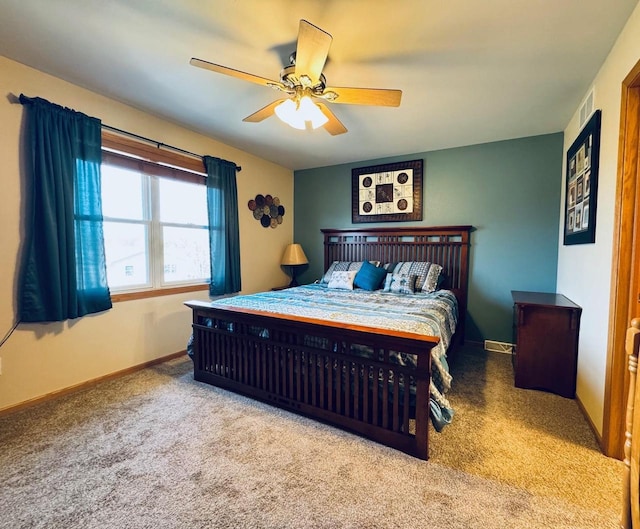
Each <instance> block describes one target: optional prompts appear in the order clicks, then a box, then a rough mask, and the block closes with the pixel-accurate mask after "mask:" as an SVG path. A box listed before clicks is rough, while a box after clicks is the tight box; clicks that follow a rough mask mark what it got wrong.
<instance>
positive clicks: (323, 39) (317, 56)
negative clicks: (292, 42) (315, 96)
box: [295, 20, 333, 86]
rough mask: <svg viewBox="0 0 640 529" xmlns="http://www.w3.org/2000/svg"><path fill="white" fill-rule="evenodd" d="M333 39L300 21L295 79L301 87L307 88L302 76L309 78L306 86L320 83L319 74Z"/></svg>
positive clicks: (311, 25)
mask: <svg viewBox="0 0 640 529" xmlns="http://www.w3.org/2000/svg"><path fill="white" fill-rule="evenodd" d="M332 40H333V37H332V36H331V35H329V33H327V32H326V31H322V30H321V29H320V28H317V27H316V26H314V25H313V24H311V23H309V22H307V21H306V20H301V21H300V29H299V30H298V44H297V46H296V68H295V72H296V78H297V79H298V80H300V82H301V83H302V85H303V86H307V84H306V80H305V81H303V80H302V78H303V76H307V77H308V78H309V84H308V86H315V85H317V84H318V82H319V81H320V74H321V73H322V69H323V68H324V63H325V61H326V60H327V55H329V48H330V47H331V41H332Z"/></svg>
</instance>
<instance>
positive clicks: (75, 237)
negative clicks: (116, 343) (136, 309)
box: [19, 95, 111, 322]
mask: <svg viewBox="0 0 640 529" xmlns="http://www.w3.org/2000/svg"><path fill="white" fill-rule="evenodd" d="M20 102H21V103H23V104H24V105H25V109H26V112H27V121H26V162H27V167H26V168H25V173H26V177H27V185H26V189H27V192H28V193H29V194H30V196H29V198H28V201H27V203H26V205H25V210H26V211H25V213H26V222H25V230H26V240H25V245H24V254H23V263H22V277H21V288H20V292H19V302H20V319H21V320H22V321H23V322H45V321H63V320H67V319H73V318H78V317H80V316H84V315H85V314H91V313H95V312H100V311H103V310H107V309H109V308H111V297H110V295H109V289H108V286H107V271H106V261H105V255H104V236H103V228H102V200H101V194H100V164H101V161H102V153H101V150H100V148H101V123H100V120H98V119H96V118H92V117H89V116H86V115H84V114H81V113H79V112H75V111H73V110H70V109H67V108H62V107H61V106H58V105H54V104H52V103H49V102H48V101H46V100H44V99H40V98H33V99H32V98H27V97H24V96H22V95H21V96H20Z"/></svg>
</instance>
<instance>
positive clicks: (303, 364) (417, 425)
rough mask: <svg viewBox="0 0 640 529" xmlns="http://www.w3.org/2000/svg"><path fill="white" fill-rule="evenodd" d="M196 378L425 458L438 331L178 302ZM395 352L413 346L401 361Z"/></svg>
mask: <svg viewBox="0 0 640 529" xmlns="http://www.w3.org/2000/svg"><path fill="white" fill-rule="evenodd" d="M186 305H187V306H189V307H190V308H191V309H192V310H193V351H194V377H195V379H196V380H199V381H202V382H207V383H210V384H213V385H215V386H219V387H223V388H227V389H230V390H232V391H235V392H238V393H242V394H244V395H247V396H250V397H253V398H256V399H259V400H262V401H264V402H268V403H270V404H273V405H276V406H279V407H282V408H285V409H288V410H292V411H294V412H296V413H300V414H304V415H307V416H309V417H312V418H315V419H319V420H322V421H324V422H326V423H329V424H332V425H334V426H337V427H340V428H343V429H346V430H350V431H352V432H355V433H358V434H360V435H362V436H365V437H367V438H369V439H372V440H374V441H377V442H379V443H382V444H384V445H386V446H390V447H393V448H396V449H398V450H402V451H403V452H406V453H408V454H411V455H413V456H416V457H419V458H421V459H427V458H428V424H429V382H430V375H431V353H430V352H431V349H432V348H433V347H434V346H435V345H436V344H437V343H438V338H436V337H433V336H421V335H417V334H412V333H400V332H392V331H385V330H380V329H375V328H369V327H362V326H355V325H344V324H339V323H332V322H326V321H319V320H314V319H311V318H301V317H292V316H284V315H277V314H270V313H262V312H256V311H246V310H235V309H229V308H224V309H223V308H213V307H212V306H211V305H210V304H209V303H207V302H198V301H192V302H188V303H186ZM396 353H407V354H412V355H415V356H416V358H417V363H416V364H417V365H416V366H412V365H401V364H400V363H398V362H397V360H396V358H397V355H396Z"/></svg>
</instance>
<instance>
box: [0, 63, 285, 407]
mask: <svg viewBox="0 0 640 529" xmlns="http://www.w3.org/2000/svg"><path fill="white" fill-rule="evenodd" d="M0 93H1V94H3V96H4V97H3V98H2V99H0V123H1V124H2V125H1V126H0V182H2V193H1V194H0V234H1V235H0V241H2V251H0V271H1V272H2V273H0V299H1V300H2V304H1V305H0V338H1V337H4V336H5V334H6V333H7V332H8V331H9V329H10V328H11V327H12V325H13V324H14V323H15V321H16V317H17V316H16V315H17V308H16V296H17V278H18V262H19V259H20V244H21V235H22V231H23V230H22V220H21V217H22V208H23V204H22V189H21V186H22V182H23V175H22V167H21V164H20V152H21V146H20V135H21V131H22V118H23V112H24V109H23V107H22V105H19V104H12V103H11V102H10V101H9V98H8V97H7V95H8V94H14V95H16V96H17V95H19V94H20V93H24V94H25V95H27V96H31V97H36V96H38V97H43V98H45V99H48V100H49V101H51V102H53V103H57V104H60V105H63V106H66V107H69V108H73V109H75V110H78V111H81V112H84V113H86V114H88V115H91V116H95V117H97V118H100V119H101V120H102V122H103V123H105V124H107V125H111V126H113V127H117V128H120V129H123V130H127V131H129V132H133V133H136V134H140V135H142V136H147V137H150V138H153V139H154V140H158V141H160V142H163V143H165V144H168V145H174V146H176V147H180V148H182V149H185V150H188V151H191V152H197V153H202V154H209V155H212V156H217V157H219V158H224V159H227V160H231V161H233V162H235V163H236V164H238V165H240V166H242V171H241V172H240V173H238V201H239V221H240V247H241V248H240V251H241V264H242V286H243V292H245V293H249V292H256V291H259V290H267V289H269V288H271V287H274V286H279V285H283V284H286V283H287V282H288V277H287V276H286V274H285V273H284V272H283V271H282V269H281V268H280V266H279V262H280V258H281V256H282V252H283V250H284V248H285V246H286V245H287V244H288V243H289V242H291V241H292V238H293V173H292V172H291V171H290V170H289V169H286V168H284V167H281V166H278V165H275V164H273V163H271V162H267V161H265V160H262V159H260V158H257V157H255V156H252V155H250V154H248V153H245V152H243V151H240V150H238V149H234V148H232V147H229V146H227V145H224V144H222V143H220V142H217V141H214V140H212V139H210V138H207V137H205V136H202V135H200V134H197V133H194V132H192V131H189V130H186V129H184V128H181V127H179V126H176V125H175V124H172V123H168V122H166V121H163V120H160V119H158V118H156V117H153V116H151V115H148V114H145V113H143V112H140V111H138V110H135V109H133V108H131V107H128V106H126V105H124V104H122V103H119V102H117V101H114V100H110V99H108V98H105V97H102V96H99V95H97V94H95V93H92V92H89V91H87V90H85V89H83V88H80V87H78V86H74V85H72V84H69V83H67V82H64V81H62V80H60V79H57V78H55V77H51V76H49V75H46V74H44V73H42V72H39V71H37V70H34V69H32V68H28V67H26V66H24V65H22V64H19V63H16V62H14V61H11V60H9V59H6V58H4V57H1V56H0ZM257 193H262V194H267V193H269V194H272V195H274V196H278V197H279V198H280V199H281V201H282V203H283V204H284V206H285V207H286V208H287V218H288V219H287V218H285V221H284V222H283V224H281V225H280V226H278V228H277V229H271V228H268V229H265V228H263V227H262V226H261V225H260V223H259V222H256V221H255V220H254V218H253V215H252V213H251V211H249V209H248V208H247V202H248V201H249V199H250V198H253V197H254V196H255V195H256V194H257ZM197 294H198V295H194V294H182V295H172V296H163V297H155V298H150V299H141V300H135V301H126V302H120V303H115V304H114V307H113V309H111V310H110V311H107V312H105V313H102V314H98V315H92V316H87V317H84V318H80V319H78V320H74V321H71V322H65V323H51V324H29V325H20V326H19V327H18V329H17V330H16V331H15V332H14V333H13V335H12V336H11V337H10V338H9V340H8V341H7V342H6V343H5V344H4V345H3V346H2V347H1V348H0V359H1V362H2V374H1V375H0V410H2V409H5V408H10V407H12V406H14V405H16V404H19V403H22V402H25V401H28V400H31V399H36V398H38V397H41V396H44V395H47V394H49V393H53V392H56V391H59V390H61V389H64V388H67V387H71V386H74V385H77V384H81V383H83V382H85V381H88V380H92V379H95V378H98V377H101V376H104V375H107V374H110V373H113V372H117V371H120V370H122V369H126V368H128V367H132V366H135V365H138V364H142V363H144V362H148V361H151V360H154V359H156V358H160V357H163V356H166V355H169V354H171V353H175V352H178V351H181V350H184V349H185V346H186V341H187V339H188V336H189V333H190V323H191V315H190V311H189V309H187V308H186V307H184V305H183V302H184V301H186V300H188V299H207V294H206V293H205V292H202V293H197Z"/></svg>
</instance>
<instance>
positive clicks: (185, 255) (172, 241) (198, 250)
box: [162, 226, 210, 283]
mask: <svg viewBox="0 0 640 529" xmlns="http://www.w3.org/2000/svg"><path fill="white" fill-rule="evenodd" d="M162 233H163V240H164V276H163V277H164V282H165V283H168V282H172V281H188V280H202V281H204V280H206V279H208V278H209V275H210V270H209V231H208V230H206V229H202V228H174V227H169V226H165V227H164V228H163V230H162Z"/></svg>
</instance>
